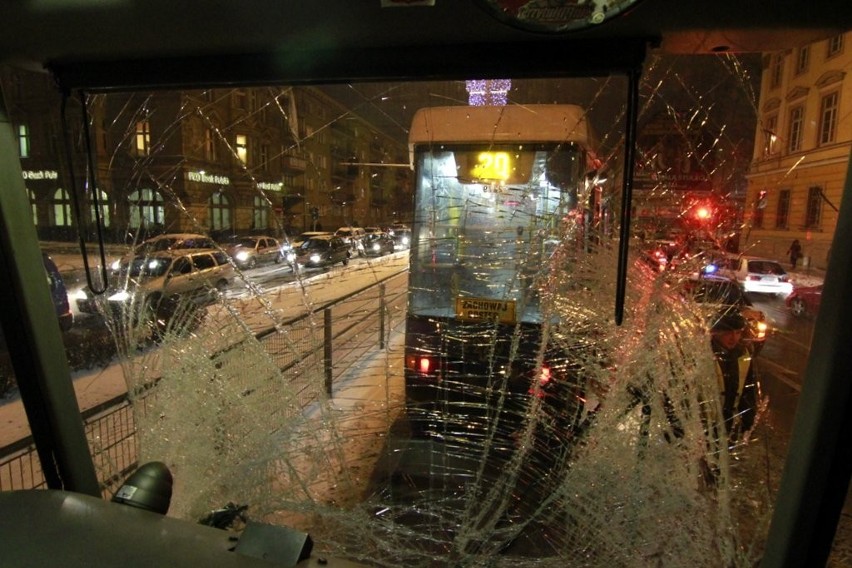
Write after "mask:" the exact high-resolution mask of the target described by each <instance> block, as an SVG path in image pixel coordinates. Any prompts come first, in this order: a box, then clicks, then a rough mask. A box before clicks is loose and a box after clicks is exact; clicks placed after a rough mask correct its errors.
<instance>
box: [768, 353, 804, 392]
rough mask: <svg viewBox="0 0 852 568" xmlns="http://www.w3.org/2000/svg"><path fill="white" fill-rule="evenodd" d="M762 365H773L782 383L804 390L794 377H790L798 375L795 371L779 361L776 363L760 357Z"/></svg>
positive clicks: (797, 390) (794, 388)
mask: <svg viewBox="0 0 852 568" xmlns="http://www.w3.org/2000/svg"><path fill="white" fill-rule="evenodd" d="M760 366H761V367H764V366H766V367H772V370H773V372H774V376H776V377H778V380H779V381H781V382H782V383H784V384H785V385H787V386H788V387H790V388H792V389H793V390H795V391H796V392H798V393H801V392H802V385H800V384H799V383H797V382H795V381H794V380H793V379H791V378H789V377H788V376H790V377H795V376H796V375H797V374H796V372H795V371H793V370H791V369H788V368H787V367H784V366H783V365H779V364H778V363H775V362H774V361H770V360H768V359H764V358H760Z"/></svg>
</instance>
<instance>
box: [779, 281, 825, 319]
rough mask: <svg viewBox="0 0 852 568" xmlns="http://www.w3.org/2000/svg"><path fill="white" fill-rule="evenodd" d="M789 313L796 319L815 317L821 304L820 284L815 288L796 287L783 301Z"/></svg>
mask: <svg viewBox="0 0 852 568" xmlns="http://www.w3.org/2000/svg"><path fill="white" fill-rule="evenodd" d="M784 302H785V303H786V304H787V308H789V310H790V313H791V314H793V315H794V316H796V317H802V316H805V315H816V313H817V312H819V306H820V303H821V302H822V284H819V285H817V286H796V287H794V288H793V292H791V293H790V295H789V296H787V298H786V299H785V300H784Z"/></svg>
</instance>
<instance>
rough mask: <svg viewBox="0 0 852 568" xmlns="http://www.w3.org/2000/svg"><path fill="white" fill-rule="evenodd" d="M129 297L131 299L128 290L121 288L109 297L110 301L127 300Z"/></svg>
mask: <svg viewBox="0 0 852 568" xmlns="http://www.w3.org/2000/svg"><path fill="white" fill-rule="evenodd" d="M128 299H130V294H129V293H128V292H127V290H121V291H120V292H116V293H115V294H113V295H112V296H110V297H109V298H107V300H109V301H110V302H126V301H127V300H128Z"/></svg>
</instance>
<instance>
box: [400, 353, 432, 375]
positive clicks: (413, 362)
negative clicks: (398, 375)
mask: <svg viewBox="0 0 852 568" xmlns="http://www.w3.org/2000/svg"><path fill="white" fill-rule="evenodd" d="M405 366H406V368H407V369H409V370H411V371H415V372H417V373H420V374H422V375H431V374H433V373H434V372H435V370H436V368H437V365H436V364H435V358H434V357H432V356H430V355H408V356H407V357H406V358H405Z"/></svg>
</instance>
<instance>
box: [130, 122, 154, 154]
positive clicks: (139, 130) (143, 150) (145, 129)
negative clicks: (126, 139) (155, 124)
mask: <svg viewBox="0 0 852 568" xmlns="http://www.w3.org/2000/svg"><path fill="white" fill-rule="evenodd" d="M135 139H136V146H135V147H134V150H135V151H136V155H137V156H147V155H148V154H150V152H151V124H150V123H149V122H148V121H147V120H140V121H138V122H137V123H136V136H135Z"/></svg>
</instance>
